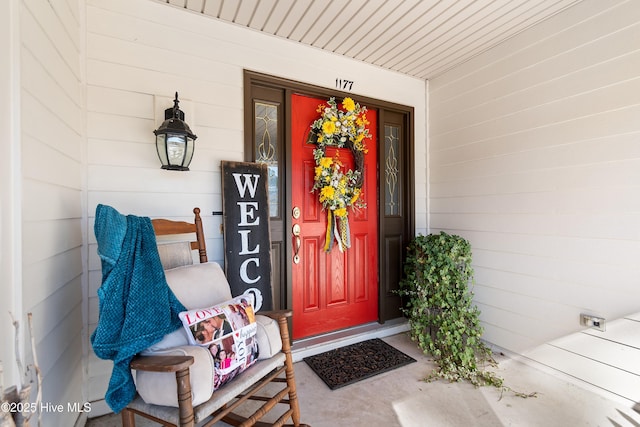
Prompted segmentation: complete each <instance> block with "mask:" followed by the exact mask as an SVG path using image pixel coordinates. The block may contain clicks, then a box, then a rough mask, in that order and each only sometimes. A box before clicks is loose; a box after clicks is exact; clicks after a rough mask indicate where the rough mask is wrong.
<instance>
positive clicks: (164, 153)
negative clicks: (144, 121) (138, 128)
mask: <svg viewBox="0 0 640 427" xmlns="http://www.w3.org/2000/svg"><path fill="white" fill-rule="evenodd" d="M179 102H180V101H178V92H176V99H174V100H173V108H167V109H166V110H164V122H162V124H161V125H160V127H159V128H158V129H156V130H154V131H153V133H155V134H156V149H157V150H158V157H160V161H161V162H162V169H168V170H174V171H188V170H189V163H191V159H192V158H193V150H194V144H195V140H196V138H197V136H195V135H194V134H193V132H191V129H190V128H189V125H188V124H186V123H185V121H184V112H183V111H182V110H180V108H178V103H179Z"/></svg>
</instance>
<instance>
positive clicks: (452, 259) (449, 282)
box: [398, 232, 528, 397]
mask: <svg viewBox="0 0 640 427" xmlns="http://www.w3.org/2000/svg"><path fill="white" fill-rule="evenodd" d="M404 274H405V276H404V279H403V280H402V281H401V283H400V290H399V292H398V293H399V294H400V296H402V297H403V302H404V304H405V305H404V307H403V309H402V311H403V313H404V314H405V315H406V316H407V317H408V319H409V325H410V329H411V338H412V339H413V340H414V341H417V343H418V345H419V347H420V348H421V349H422V350H423V351H424V352H425V354H430V355H431V356H432V357H433V358H434V360H435V363H436V365H437V368H436V369H435V370H434V371H433V372H432V373H431V375H430V376H429V377H428V378H427V380H428V381H432V380H434V379H438V378H442V379H445V380H449V381H451V382H454V381H464V380H467V381H469V382H470V383H472V384H473V385H475V386H477V387H478V386H485V385H491V386H495V387H498V388H501V389H502V390H510V389H509V388H508V387H505V386H504V381H503V379H502V378H500V377H498V376H497V375H496V374H495V373H494V372H491V371H489V370H487V369H486V368H487V367H488V366H497V363H496V362H495V359H494V358H493V356H492V352H491V350H490V349H489V347H487V346H486V345H485V344H484V343H483V342H482V340H481V338H482V333H483V328H482V326H481V325H480V320H479V315H480V310H479V309H478V308H477V307H476V306H474V305H473V304H472V299H473V293H472V292H471V290H470V287H469V286H470V285H471V284H472V282H473V269H472V267H471V244H470V243H469V242H468V241H467V240H465V239H464V238H462V237H460V236H456V235H450V234H447V233H445V232H441V233H440V234H430V235H428V236H423V235H419V236H417V237H415V238H414V239H413V240H412V241H411V242H410V244H409V247H408V251H407V256H406V260H405V264H404ZM514 393H515V394H517V395H520V396H522V397H526V396H528V395H524V394H522V393H518V392H514Z"/></svg>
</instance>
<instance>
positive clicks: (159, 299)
mask: <svg viewBox="0 0 640 427" xmlns="http://www.w3.org/2000/svg"><path fill="white" fill-rule="evenodd" d="M94 232H95V236H96V239H97V242H98V255H99V256H100V260H101V263H102V285H101V286H100V288H99V289H98V298H99V308H100V315H99V319H98V327H97V328H96V330H95V331H94V332H93V334H91V345H92V346H93V351H94V352H95V354H96V355H97V356H98V357H100V358H102V359H109V360H113V371H112V372H111V379H110V381H109V388H108V390H107V393H106V395H105V399H106V401H107V403H108V404H109V406H110V407H111V409H112V410H113V411H114V412H115V413H119V412H120V411H121V410H122V409H124V408H125V407H126V406H127V404H128V403H129V402H131V400H132V399H133V398H134V397H135V394H136V388H135V384H134V382H133V376H132V374H131V370H130V369H129V363H130V362H131V359H133V357H134V356H135V355H136V354H138V353H139V352H141V351H143V350H145V349H146V348H148V347H149V346H151V345H153V344H155V343H157V342H158V341H160V340H161V339H162V338H163V337H164V335H165V334H168V333H170V332H173V331H175V330H176V329H178V328H180V327H182V324H181V322H180V319H179V317H178V313H180V312H181V311H185V310H186V309H185V308H184V306H183V305H182V304H181V303H180V301H178V299H177V298H176V297H175V295H174V294H173V292H172V291H171V289H170V288H169V286H168V285H167V281H166V279H165V276H164V270H163V269H162V264H161V263H160V256H159V255H158V248H157V247H156V237H155V233H154V232H153V226H152V225H151V220H150V219H149V218H146V217H138V216H135V215H127V216H124V215H122V214H120V213H119V212H118V211H116V210H115V209H114V208H112V207H110V206H106V205H98V207H97V209H96V221H95V225H94Z"/></svg>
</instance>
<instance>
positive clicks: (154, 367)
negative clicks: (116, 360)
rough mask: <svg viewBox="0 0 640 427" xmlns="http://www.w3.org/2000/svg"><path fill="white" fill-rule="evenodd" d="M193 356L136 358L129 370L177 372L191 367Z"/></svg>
mask: <svg viewBox="0 0 640 427" xmlns="http://www.w3.org/2000/svg"><path fill="white" fill-rule="evenodd" d="M193 362H194V359H193V356H136V357H134V358H133V360H132V361H131V364H130V365H129V366H130V367H131V369H137V370H140V371H149V372H178V371H182V370H184V369H187V368H188V367H189V366H191V365H193Z"/></svg>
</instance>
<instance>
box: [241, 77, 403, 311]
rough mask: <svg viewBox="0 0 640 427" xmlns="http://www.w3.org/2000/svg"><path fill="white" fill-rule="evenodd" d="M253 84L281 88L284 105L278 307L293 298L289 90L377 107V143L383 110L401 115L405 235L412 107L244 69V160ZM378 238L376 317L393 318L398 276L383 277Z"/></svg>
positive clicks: (250, 152)
mask: <svg viewBox="0 0 640 427" xmlns="http://www.w3.org/2000/svg"><path fill="white" fill-rule="evenodd" d="M256 86H259V87H265V88H271V89H275V90H279V91H282V98H281V99H282V102H283V109H282V112H283V116H282V118H283V123H282V125H281V126H280V130H281V132H282V135H283V141H282V142H283V143H284V147H285V148H284V149H283V150H281V154H282V160H283V164H284V169H285V171H284V172H285V173H284V176H282V180H283V181H282V187H281V188H282V189H283V190H284V191H283V196H284V198H283V201H282V226H281V227H282V228H280V227H278V228H279V229H280V230H282V233H283V234H284V235H283V239H282V241H283V242H284V245H283V254H284V255H283V257H284V260H283V263H282V267H283V268H284V270H285V277H286V283H280V286H281V288H284V289H283V290H285V291H284V292H283V295H282V298H281V301H282V305H281V307H280V308H290V306H291V298H292V295H291V263H290V262H289V260H290V259H291V257H292V250H291V244H290V242H291V239H292V236H291V232H290V230H291V226H292V220H291V212H290V211H291V190H290V188H291V185H289V183H288V182H286V177H289V176H290V174H291V158H290V147H291V130H290V127H289V126H286V125H285V124H286V123H288V121H289V118H290V117H291V106H290V104H289V101H288V100H289V99H290V95H291V94H292V93H300V94H304V95H309V96H318V97H324V98H329V97H331V96H335V97H346V96H351V97H355V98H357V100H358V102H360V103H361V104H364V105H366V106H367V107H368V108H369V109H377V110H378V111H379V118H378V141H380V144H382V143H383V142H384V123H385V122H384V115H385V114H384V113H385V112H396V113H399V114H402V115H403V116H404V123H403V125H404V126H406V128H405V129H406V135H405V138H404V141H402V143H403V145H404V152H403V159H402V160H403V162H404V166H405V168H403V172H404V173H403V174H402V179H403V182H404V190H403V191H404V194H405V197H404V198H403V209H404V212H405V213H406V219H405V224H404V225H405V227H404V234H405V237H406V239H409V238H411V237H412V236H413V235H414V234H415V183H414V176H415V173H414V171H415V168H414V165H415V154H414V152H415V151H414V145H415V144H414V108H413V107H408V106H404V105H400V104H395V103H391V102H386V101H381V100H378V99H373V98H369V97H366V96H361V95H354V94H352V93H349V92H341V91H338V90H334V89H329V88H324V87H320V86H315V85H311V84H307V83H301V82H296V81H293V80H288V79H283V78H279V77H274V76H271V75H268V74H262V73H258V72H254V71H249V70H245V71H244V106H245V112H244V129H245V132H244V135H245V138H244V152H245V154H244V157H245V161H254V160H255V158H254V140H253V135H254V132H253V129H254V119H253V109H252V108H248V107H249V106H252V105H253V101H252V88H253V87H256ZM285 122H286V123H285ZM381 153H382V150H381V149H379V150H378V174H377V176H378V187H379V188H381V186H382V183H381V182H380V179H381V175H380V173H381V171H380V161H381V159H380V156H381ZM378 209H379V213H380V216H379V218H380V220H379V224H378V233H379V236H384V220H383V218H384V206H381V204H380V203H378ZM378 240H379V247H378V257H379V266H380V272H381V273H380V275H381V277H379V278H378V283H379V300H380V301H379V306H380V310H379V320H380V322H384V321H385V320H390V319H392V318H396V317H400V316H401V313H400V311H399V307H400V300H399V298H398V297H397V296H396V295H395V294H394V293H393V290H394V288H397V282H398V280H399V277H398V278H388V277H387V278H385V277H384V275H385V274H386V272H383V271H382V269H383V268H385V266H386V265H387V263H386V262H384V261H385V260H384V259H383V258H382V257H383V255H384V248H383V245H384V242H383V239H382V238H380V239H378ZM404 246H406V242H404ZM404 251H405V248H402V252H403V253H402V256H401V259H404ZM401 273H402V272H401V271H400V274H401ZM381 279H383V280H384V283H386V284H387V285H385V286H382V283H383V282H382V281H381ZM384 301H389V302H391V301H393V302H391V304H392V305H394V306H395V305H397V307H398V309H397V310H395V309H385V308H384V307H383V305H384ZM276 304H277V302H276Z"/></svg>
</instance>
